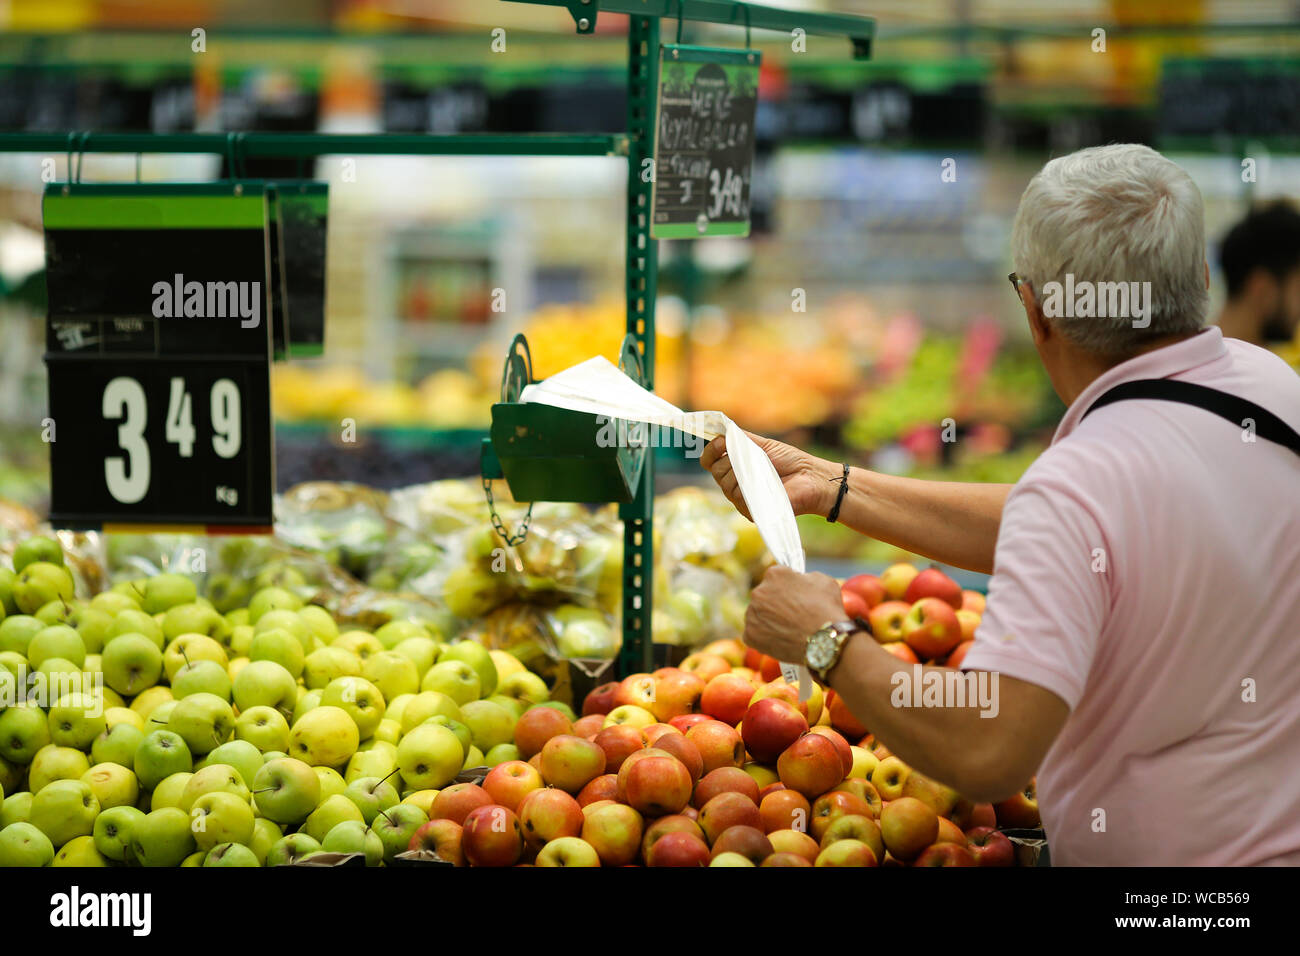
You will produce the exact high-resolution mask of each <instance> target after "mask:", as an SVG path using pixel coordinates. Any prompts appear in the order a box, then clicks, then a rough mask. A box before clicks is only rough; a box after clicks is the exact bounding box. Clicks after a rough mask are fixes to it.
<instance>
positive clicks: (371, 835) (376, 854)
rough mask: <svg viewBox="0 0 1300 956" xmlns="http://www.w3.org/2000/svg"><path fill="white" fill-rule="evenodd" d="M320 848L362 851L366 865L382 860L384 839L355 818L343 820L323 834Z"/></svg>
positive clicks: (328, 851) (342, 851) (332, 851)
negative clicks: (323, 837)
mask: <svg viewBox="0 0 1300 956" xmlns="http://www.w3.org/2000/svg"><path fill="white" fill-rule="evenodd" d="M321 849H322V850H324V851H325V852H326V853H363V854H365V857H366V866H378V865H379V864H380V863H383V862H384V841H383V840H381V839H379V834H378V833H376V832H375V831H374V830H371V829H370V828H369V827H368V826H367V824H365V823H359V822H357V821H356V820H344V821H343V822H342V823H340V824H338V825H337V826H335V827H334V829H332V830H330V832H329V833H327V834H325V839H324V840H322V841H321Z"/></svg>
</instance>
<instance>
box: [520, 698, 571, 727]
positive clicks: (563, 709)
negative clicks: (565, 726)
mask: <svg viewBox="0 0 1300 956" xmlns="http://www.w3.org/2000/svg"><path fill="white" fill-rule="evenodd" d="M537 706H538V707H551V708H553V709H555V710H558V711H559V712H560V713H562V714H563V715H564V716H565V717H568V718H569V723H573V722H574V721H576V720H577V719H578V715H577V714H575V713H574V712H573V708H572V707H570V706H569V705H568V704H566V703H565V702H564V701H562V700H544V701H542V702H541V703H540V704H538V705H537ZM531 709H532V708H531V707H530V708H529V710H531Z"/></svg>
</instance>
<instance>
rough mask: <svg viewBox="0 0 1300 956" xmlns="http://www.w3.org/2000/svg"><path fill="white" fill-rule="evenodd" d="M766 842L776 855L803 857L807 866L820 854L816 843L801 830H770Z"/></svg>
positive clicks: (819, 848)
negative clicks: (787, 854) (784, 854)
mask: <svg viewBox="0 0 1300 956" xmlns="http://www.w3.org/2000/svg"><path fill="white" fill-rule="evenodd" d="M767 840H768V842H769V843H771V844H772V849H773V850H775V851H776V852H777V853H793V854H794V855H795V856H800V857H803V858H804V860H805V861H807V862H808V864H809V865H811V864H812V863H813V861H815V860H816V859H817V854H818V853H820V852H821V847H820V846H818V845H817V841H816V840H814V839H813V838H812V837H810V836H809V835H808V834H806V833H804V832H803V831H802V830H772V831H769V832H768V834H767Z"/></svg>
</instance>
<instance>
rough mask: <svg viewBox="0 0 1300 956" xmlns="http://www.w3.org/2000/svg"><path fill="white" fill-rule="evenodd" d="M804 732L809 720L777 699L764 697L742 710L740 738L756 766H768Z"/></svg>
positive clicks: (789, 705) (791, 706) (792, 707)
mask: <svg viewBox="0 0 1300 956" xmlns="http://www.w3.org/2000/svg"><path fill="white" fill-rule="evenodd" d="M807 732H808V721H807V720H806V719H805V718H804V715H803V714H801V713H799V711H798V710H797V709H796V708H795V707H794V706H793V705H791V704H789V703H787V702H786V701H784V700H781V699H780V698H778V697H765V698H763V699H762V700H760V701H758V702H757V703H754V704H752V705H750V707H749V709H748V710H746V711H745V718H744V722H743V723H742V724H741V732H740V736H741V738H742V739H743V740H744V741H745V749H746V750H748V751H749V754H750V756H752V757H753V758H754V759H755V760H757V761H758V762H759V763H771V762H772V761H773V760H775V759H776V758H777V757H779V756H781V752H782V751H783V750H785V748H786V747H789V746H790V745H791V744H792V743H794V742H795V741H796V740H798V739H799V738H800V737H802V736H803V735H804V734H806V733H807ZM851 759H852V754H850V760H851ZM850 765H851V764H850Z"/></svg>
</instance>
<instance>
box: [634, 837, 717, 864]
mask: <svg viewBox="0 0 1300 956" xmlns="http://www.w3.org/2000/svg"><path fill="white" fill-rule="evenodd" d="M645 864H646V866H655V867H660V866H678V867H685V866H708V865H709V848H708V845H707V844H705V842H704V841H703V840H701V839H700V838H699V837H697V836H694V835H692V834H690V833H683V832H681V831H674V832H672V833H665V834H664V835H663V836H661V837H660V838H659V839H658V840H656V841H655V842H654V844H653V845H651V847H650V851H649V852H648V853H647V854H646V857H645Z"/></svg>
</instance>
